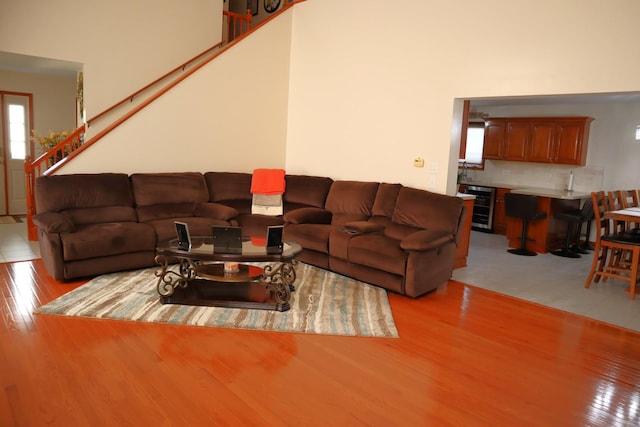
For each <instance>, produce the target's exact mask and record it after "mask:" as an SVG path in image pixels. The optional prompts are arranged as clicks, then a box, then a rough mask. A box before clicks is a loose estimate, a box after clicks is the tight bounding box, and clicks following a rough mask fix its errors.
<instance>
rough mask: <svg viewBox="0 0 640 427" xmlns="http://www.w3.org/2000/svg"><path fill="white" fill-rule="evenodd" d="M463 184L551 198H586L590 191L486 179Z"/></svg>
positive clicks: (588, 196) (589, 195)
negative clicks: (557, 188)
mask: <svg viewBox="0 0 640 427" xmlns="http://www.w3.org/2000/svg"><path fill="white" fill-rule="evenodd" d="M463 184H466V185H480V186H483V187H495V188H506V189H509V190H511V192H512V193H517V194H529V195H532V196H539V197H551V198H552V199H562V200H581V199H588V198H590V197H591V193H590V192H585V191H567V190H556V189H553V188H541V187H526V186H523V185H514V184H505V183H497V182H488V181H470V182H463ZM594 191H595V190H594Z"/></svg>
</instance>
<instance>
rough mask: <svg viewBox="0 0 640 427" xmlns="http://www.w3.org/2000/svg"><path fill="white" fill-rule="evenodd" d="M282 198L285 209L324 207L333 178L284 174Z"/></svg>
mask: <svg viewBox="0 0 640 427" xmlns="http://www.w3.org/2000/svg"><path fill="white" fill-rule="evenodd" d="M284 180H285V183H286V187H285V191H284V196H283V197H282V200H283V201H284V207H285V211H288V210H291V209H296V208H300V207H313V208H324V204H325V202H326V200H327V195H328V194H329V189H330V188H331V184H333V180H332V179H331V178H326V177H321V176H308V175H286V176H285V178H284Z"/></svg>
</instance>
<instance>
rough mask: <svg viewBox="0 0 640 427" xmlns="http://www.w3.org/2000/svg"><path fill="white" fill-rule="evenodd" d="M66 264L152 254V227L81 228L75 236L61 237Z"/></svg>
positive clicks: (123, 224)
mask: <svg viewBox="0 0 640 427" xmlns="http://www.w3.org/2000/svg"><path fill="white" fill-rule="evenodd" d="M60 241H61V242H62V254H63V257H64V260H65V261H77V260H82V259H89V258H98V257H104V256H111V255H119V254H124V253H129V252H141V251H152V250H153V248H154V247H155V244H156V234H155V232H154V230H153V227H150V226H149V225H147V224H140V223H137V222H118V223H102V224H86V225H80V226H78V228H77V229H76V231H75V232H74V233H62V234H60Z"/></svg>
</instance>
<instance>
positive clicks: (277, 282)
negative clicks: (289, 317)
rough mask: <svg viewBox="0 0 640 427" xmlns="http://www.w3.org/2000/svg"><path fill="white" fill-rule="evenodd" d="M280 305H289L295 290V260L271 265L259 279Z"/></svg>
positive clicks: (267, 266)
mask: <svg viewBox="0 0 640 427" xmlns="http://www.w3.org/2000/svg"><path fill="white" fill-rule="evenodd" d="M258 280H259V281H260V283H262V284H263V285H264V286H265V288H266V289H267V291H268V292H269V293H270V294H271V295H272V296H273V298H274V299H275V300H276V302H277V303H279V304H288V303H289V300H290V299H291V292H293V291H294V290H295V287H294V286H293V284H294V283H295V281H296V269H295V266H294V260H291V261H286V262H282V263H278V264H269V265H266V266H265V267H264V272H263V273H262V274H261V275H260V278H259V279H258Z"/></svg>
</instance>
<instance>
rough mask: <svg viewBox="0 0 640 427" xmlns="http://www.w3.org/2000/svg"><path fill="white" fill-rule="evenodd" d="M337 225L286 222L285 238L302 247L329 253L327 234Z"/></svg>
mask: <svg viewBox="0 0 640 427" xmlns="http://www.w3.org/2000/svg"><path fill="white" fill-rule="evenodd" d="M337 228H338V227H335V226H332V225H329V224H287V225H285V228H284V238H285V240H293V241H295V242H298V243H299V244H300V246H302V247H303V248H304V249H311V250H313V251H317V252H322V253H325V254H326V253H329V234H330V233H331V231H332V230H336V229H337Z"/></svg>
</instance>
